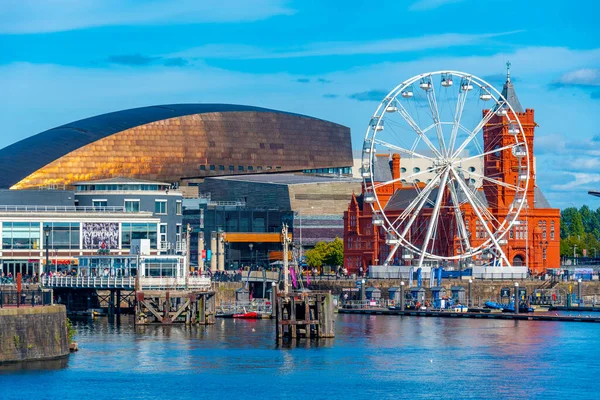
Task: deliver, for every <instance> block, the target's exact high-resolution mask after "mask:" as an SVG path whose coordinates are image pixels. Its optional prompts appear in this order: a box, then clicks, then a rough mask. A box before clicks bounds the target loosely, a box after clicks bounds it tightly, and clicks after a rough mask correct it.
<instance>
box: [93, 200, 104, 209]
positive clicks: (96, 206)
mask: <svg viewBox="0 0 600 400" xmlns="http://www.w3.org/2000/svg"><path fill="white" fill-rule="evenodd" d="M107 206H108V201H107V200H106V199H93V200H92V207H94V210H104V209H105V208H106V207H107Z"/></svg>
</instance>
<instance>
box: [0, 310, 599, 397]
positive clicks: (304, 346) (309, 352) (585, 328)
mask: <svg viewBox="0 0 600 400" xmlns="http://www.w3.org/2000/svg"><path fill="white" fill-rule="evenodd" d="M74 326H75V328H76V330H77V332H78V334H77V337H76V340H77V341H78V343H79V348H80V351H79V352H78V353H75V354H73V355H71V357H70V359H69V360H68V363H67V364H65V365H64V366H63V367H62V368H63V369H60V370H55V371H54V372H52V374H53V376H52V379H45V380H44V390H45V391H47V393H56V394H57V395H56V396H53V397H59V396H58V394H60V398H61V400H68V399H71V398H72V399H80V398H82V397H85V396H86V393H87V394H88V395H89V393H94V397H97V398H106V399H112V398H144V399H155V398H156V399H158V398H171V397H178V398H203V397H214V396H218V397H219V400H225V399H228V398H232V399H240V398H246V397H250V396H252V397H264V398H279V397H287V398H297V397H302V398H305V397H309V398H311V400H314V399H317V398H330V399H332V398H349V399H352V398H370V397H376V398H389V397H406V396H407V394H408V393H410V394H411V397H422V396H425V397H436V396H434V394H435V393H438V394H439V393H444V394H445V395H446V397H449V398H482V397H485V398H490V397H491V398H530V397H542V396H544V397H559V396H560V395H563V394H565V386H564V384H563V383H562V382H564V381H565V380H568V381H569V382H570V384H571V385H576V386H577V387H578V390H579V393H580V394H581V396H582V397H588V398H591V397H594V396H593V394H594V393H595V392H594V390H595V389H594V374H593V373H591V371H595V370H597V366H596V364H597V357H596V356H595V353H594V352H595V347H596V343H595V336H596V335H597V334H596V329H597V327H596V326H594V325H593V324H582V323H559V322H556V323H555V322H535V321H510V320H476V319H456V320H455V319H449V318H448V319H447V318H427V317H399V316H384V315H376V316H365V315H338V316H337V317H336V337H335V338H333V339H320V340H317V339H299V340H297V341H290V340H282V341H280V342H277V340H276V338H275V325H274V321H269V320H233V319H218V320H217V323H216V324H215V325H213V326H190V327H186V326H181V325H172V326H134V325H133V319H132V318H131V317H128V316H121V318H120V322H118V321H117V319H116V318H115V319H114V320H112V321H111V320H109V319H107V318H100V319H98V320H89V319H80V320H75V321H74ZM557 360H561V361H560V368H557ZM582 371H590V373H582ZM8 373H10V374H13V376H11V377H10V380H11V383H12V385H9V387H8V388H7V387H6V386H4V387H3V389H4V390H5V391H3V392H2V395H0V397H2V398H9V399H10V398H27V397H36V396H38V397H39V394H40V392H39V389H35V388H34V387H31V386H30V385H27V381H28V379H25V378H23V379H21V378H20V377H21V375H22V374H16V373H14V371H13V372H8ZM3 375H6V372H3ZM174 377H176V379H177V385H176V386H177V391H176V392H166V391H165V390H162V389H160V388H161V387H163V386H162V384H161V382H172V379H173V378H174ZM64 382H76V383H77V384H76V385H68V391H65V390H66V388H65V386H64V384H63V383H64ZM107 382H110V385H107ZM298 385H300V386H301V388H302V389H301V390H299V391H298V390H296V389H293V390H291V391H290V388H297V387H298ZM13 386H14V387H13ZM17 388H19V389H17ZM79 388H81V389H79ZM465 388H468V389H465ZM36 390H37V391H36ZM200 390H201V391H200Z"/></svg>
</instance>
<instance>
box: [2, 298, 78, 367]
mask: <svg viewBox="0 0 600 400" xmlns="http://www.w3.org/2000/svg"><path fill="white" fill-rule="evenodd" d="M68 354H69V343H68V337H67V312H66V308H65V306H63V305H53V306H43V307H19V308H17V307H10V308H0V363H5V362H18V361H32V360H46V359H53V358H58V357H63V356H67V355H68Z"/></svg>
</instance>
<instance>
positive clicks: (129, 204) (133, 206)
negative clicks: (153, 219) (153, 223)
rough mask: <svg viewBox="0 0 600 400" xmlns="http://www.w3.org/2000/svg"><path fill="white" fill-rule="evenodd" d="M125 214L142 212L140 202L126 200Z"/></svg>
mask: <svg viewBox="0 0 600 400" xmlns="http://www.w3.org/2000/svg"><path fill="white" fill-rule="evenodd" d="M125 212H140V201H139V200H138V199H135V200H131V199H125Z"/></svg>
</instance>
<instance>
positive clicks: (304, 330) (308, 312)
mask: <svg viewBox="0 0 600 400" xmlns="http://www.w3.org/2000/svg"><path fill="white" fill-rule="evenodd" d="M275 303H276V304H275V305H274V308H275V310H276V318H277V339H278V340H279V339H283V338H290V339H296V338H311V337H314V338H332V337H334V336H335V324H334V320H333V296H332V294H331V292H308V291H307V292H298V293H294V292H291V293H288V294H285V293H284V292H281V293H278V294H277V296H275Z"/></svg>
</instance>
